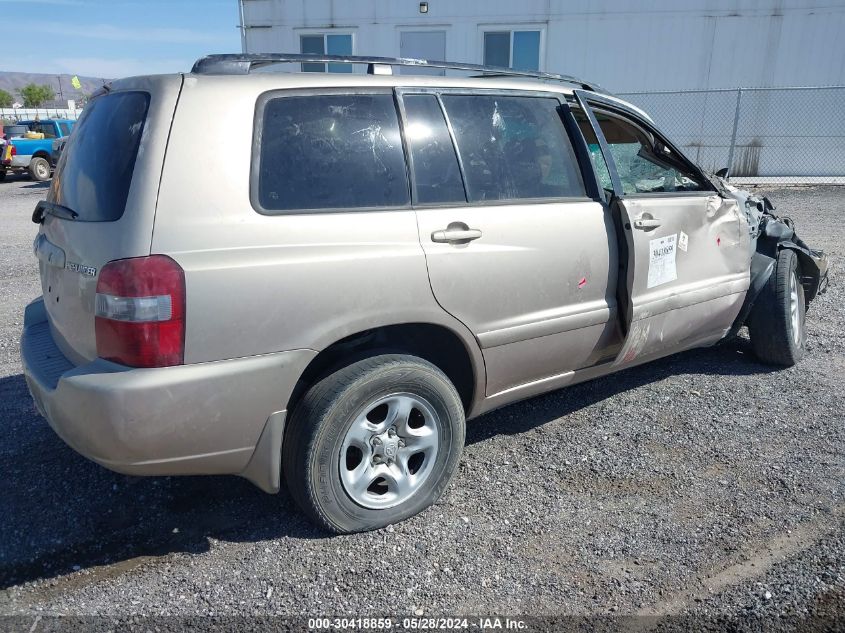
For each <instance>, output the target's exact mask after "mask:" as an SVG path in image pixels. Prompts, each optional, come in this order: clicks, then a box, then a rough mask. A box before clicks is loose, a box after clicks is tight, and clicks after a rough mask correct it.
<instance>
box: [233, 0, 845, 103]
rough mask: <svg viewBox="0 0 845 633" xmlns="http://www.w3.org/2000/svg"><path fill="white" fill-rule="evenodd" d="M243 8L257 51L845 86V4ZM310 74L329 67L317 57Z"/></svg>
mask: <svg viewBox="0 0 845 633" xmlns="http://www.w3.org/2000/svg"><path fill="white" fill-rule="evenodd" d="M238 4H239V10H240V13H241V24H242V31H241V33H242V48H243V51H244V52H249V53H255V52H313V53H323V52H325V53H335V54H355V55H383V56H388V57H418V58H427V59H438V60H441V59H445V60H448V61H464V62H473V63H479V64H481V63H488V64H492V65H507V66H513V67H517V68H533V69H539V70H545V71H550V72H560V73H564V74H569V75H574V76H578V77H581V78H583V79H585V80H589V81H593V82H597V83H598V84H601V85H602V86H605V87H606V88H607V89H609V90H611V91H613V92H626V91H632V90H649V91H651V90H678V89H680V90H686V89H704V88H734V87H738V86H743V87H771V86H805V85H814V86H821V85H843V84H845V0H705V1H698V2H695V1H693V0H642V1H639V2H636V1H632V0H629V1H625V0H428V1H427V2H419V1H418V0H239V3H238ZM304 70H311V71H321V70H325V69H324V68H323V65H321V64H317V65H315V66H310V67H307V68H304ZM327 70H329V71H330V72H346V71H349V70H350V69H349V67H348V66H344V65H337V66H336V67H330V68H328V69H327Z"/></svg>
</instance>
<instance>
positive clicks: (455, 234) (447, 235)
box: [431, 228, 481, 244]
mask: <svg viewBox="0 0 845 633" xmlns="http://www.w3.org/2000/svg"><path fill="white" fill-rule="evenodd" d="M479 237H481V231H479V230H478V229H469V228H466V229H465V228H460V229H459V228H454V229H453V228H448V229H445V230H443V231H435V232H434V233H432V234H431V241H432V242H449V243H450V244H454V243H459V244H466V243H467V242H471V241H472V240H477V239H478V238H479Z"/></svg>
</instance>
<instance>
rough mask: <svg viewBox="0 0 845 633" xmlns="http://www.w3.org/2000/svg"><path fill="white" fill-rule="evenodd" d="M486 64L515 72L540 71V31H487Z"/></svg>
mask: <svg viewBox="0 0 845 633" xmlns="http://www.w3.org/2000/svg"><path fill="white" fill-rule="evenodd" d="M484 64H485V65H487V66H502V67H503V68H513V69H514V70H540V31H487V32H485V33H484Z"/></svg>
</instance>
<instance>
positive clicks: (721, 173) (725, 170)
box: [716, 167, 728, 178]
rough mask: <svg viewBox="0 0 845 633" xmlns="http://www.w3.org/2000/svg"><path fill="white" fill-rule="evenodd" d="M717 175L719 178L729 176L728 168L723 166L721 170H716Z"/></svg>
mask: <svg viewBox="0 0 845 633" xmlns="http://www.w3.org/2000/svg"><path fill="white" fill-rule="evenodd" d="M716 175H717V176H718V177H719V178H727V177H728V168H727V167H722V168H721V169H720V170H719V171H717V172H716Z"/></svg>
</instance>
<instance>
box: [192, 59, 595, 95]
mask: <svg viewBox="0 0 845 633" xmlns="http://www.w3.org/2000/svg"><path fill="white" fill-rule="evenodd" d="M285 63H297V64H310V63H316V64H327V63H328V64H367V72H368V73H369V74H371V75H373V74H390V73H389V72H386V71H387V69H388V68H390V67H392V66H403V67H417V68H443V69H447V70H465V71H470V72H476V73H483V75H482V76H507V77H530V78H532V79H545V80H550V81H559V82H564V83H567V84H573V85H576V86H578V87H579V88H582V89H584V90H591V91H593V92H606V91H605V90H603V89H602V88H601V87H600V86H599V85H598V84H595V83H593V82H591V81H584V80H583V79H578V78H577V77H570V76H569V75H558V74H557V73H546V72H539V71H533V70H513V69H512V68H503V67H500V66H484V65H482V64H465V63H463V62H443V61H434V60H428V59H413V58H410V57H367V56H360V55H311V54H308V53H227V54H222V55H207V56H205V57H202V58H200V59H198V60H197V61H196V62H195V63H194V67H193V68H192V69H191V72H192V73H194V74H197V75H247V74H249V72H250V71H251V70H253V69H255V68H261V67H263V66H270V65H272V64H285Z"/></svg>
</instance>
